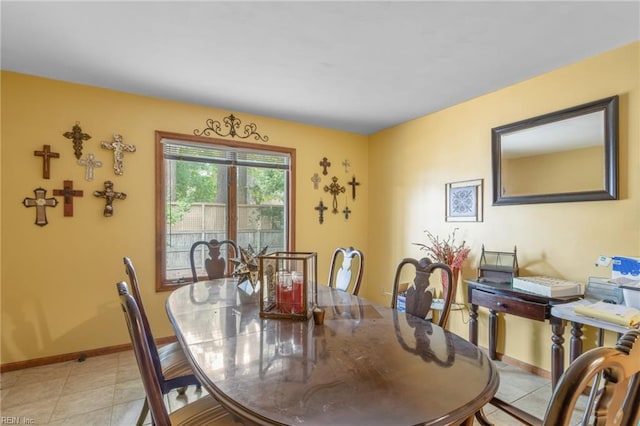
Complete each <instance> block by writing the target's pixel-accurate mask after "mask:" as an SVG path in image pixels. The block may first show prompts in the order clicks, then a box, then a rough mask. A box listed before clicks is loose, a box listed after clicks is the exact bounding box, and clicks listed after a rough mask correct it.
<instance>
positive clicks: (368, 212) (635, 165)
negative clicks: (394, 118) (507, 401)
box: [0, 43, 640, 369]
mask: <svg viewBox="0 0 640 426" xmlns="http://www.w3.org/2000/svg"><path fill="white" fill-rule="evenodd" d="M639 57H640V43H635V44H632V45H629V46H626V47H623V48H620V49H616V50H613V51H610V52H607V53H605V54H603V55H599V56H597V57H594V58H591V59H589V60H586V61H582V62H580V63H577V64H574V65H571V66H567V67H564V68H561V69H559V70H556V71H554V72H551V73H548V74H544V75H541V76H539V77H536V78H534V79H531V80H528V81H525V82H522V83H520V84H516V85H513V86H510V87H507V88H504V89H502V90H499V91H496V92H493V93H490V94H487V95H485V96H482V97H479V98H476V99H473V100H470V101H468V102H465V103H462V104H459V105H456V106H454V107H451V108H448V109H445V110H442V111H439V112H437V113H434V114H430V115H427V116H424V117H421V118H419V119H416V120H412V121H410V122H407V123H405V124H402V125H399V126H396V127H394V128H391V129H387V130H384V131H381V132H378V133H376V134H374V135H371V136H369V137H365V136H360V135H354V134H349V133H345V132H339V131H333V130H328V129H322V128H317V127H312V126H306V125H301V124H297V123H290V122H284V121H279V120H275V119H271V118H266V117H258V116H252V115H248V114H242V113H237V115H238V116H239V117H240V118H241V119H242V120H243V122H245V123H248V122H255V123H256V124H257V125H258V129H259V130H260V131H261V132H262V133H264V134H267V135H269V137H270V138H271V140H270V142H269V143H270V144H274V145H281V146H291V147H295V148H296V149H297V150H298V151H297V153H298V170H297V182H298V184H297V185H298V186H297V194H296V196H297V204H296V208H297V210H298V214H297V229H296V235H297V240H296V245H297V247H296V248H297V249H298V250H301V251H306V250H316V251H318V253H319V258H318V261H319V266H320V267H319V269H320V272H321V274H320V275H321V276H320V279H321V280H323V279H325V278H326V275H325V274H326V269H327V268H325V267H324V266H327V265H328V261H329V255H330V253H331V252H332V250H333V248H334V247H336V246H339V245H342V246H344V245H354V246H357V247H358V248H361V249H362V250H363V251H364V252H365V256H366V261H365V271H366V272H365V278H364V281H363V287H362V289H361V295H363V296H365V297H368V298H370V299H372V300H375V301H377V302H380V303H384V304H387V303H388V302H389V295H388V292H389V291H390V288H391V282H392V278H393V272H394V271H395V267H396V265H397V263H398V261H399V260H400V259H401V258H403V257H407V256H414V257H420V256H421V255H422V254H423V253H421V252H420V251H419V250H418V248H417V247H416V246H414V245H412V243H413V242H424V241H425V238H424V234H423V231H424V230H425V229H429V230H430V231H431V232H433V233H434V234H437V235H441V236H445V235H447V234H449V233H450V232H451V231H452V230H453V229H454V228H455V227H458V228H460V230H459V232H458V237H459V238H460V239H466V240H467V242H468V243H469V245H470V246H471V247H472V255H471V257H470V258H469V260H467V262H466V264H465V268H464V270H463V277H464V278H473V277H474V276H475V273H476V272H475V268H476V266H477V261H478V256H479V253H480V246H481V245H482V244H485V246H486V247H487V249H488V250H504V251H509V250H511V249H512V248H513V246H514V245H517V247H518V258H519V261H520V267H521V274H522V275H534V274H535V275H537V274H545V275H552V276H556V277H563V278H566V279H570V280H580V281H584V280H585V279H586V278H587V277H588V276H590V275H600V276H603V275H605V276H606V275H607V274H608V273H609V271H608V270H600V269H597V268H595V267H594V260H595V259H596V256H598V255H600V254H609V255H611V254H614V255H628V256H638V255H639V254H640V186H639V185H640V176H639V174H640V171H639V170H640V129H639V124H638V117H639V116H640V107H639V104H640V82H639V80H640V64H639V62H640V60H639ZM1 83H2V85H1V89H2V123H1V125H2V151H1V154H0V157H1V159H2V173H1V177H0V182H1V185H2V205H1V206H2V207H1V210H0V216H1V220H2V228H1V234H0V236H1V238H2V251H1V252H0V253H1V256H2V264H1V268H2V275H1V276H2V281H1V285H2V299H1V302H2V327H1V332H2V352H1V354H2V359H1V363H2V364H5V363H10V362H16V361H21V360H29V359H34V358H38V357H44V356H51V355H56V354H64V353H70V352H74V351H80V350H87V349H92V348H100V347H106V346H111V345H117V344H122V343H126V342H127V341H128V337H127V335H126V331H125V327H124V323H123V319H122V314H121V313H120V311H119V308H118V303H117V298H116V296H115V288H114V283H115V282H116V281H118V280H121V279H124V278H125V275H124V271H123V266H122V259H121V258H122V256H124V255H128V256H130V257H132V258H133V260H134V262H135V264H136V267H137V270H138V273H139V275H140V278H141V280H142V282H143V283H147V284H148V285H147V286H146V287H145V291H144V294H143V297H144V299H145V304H146V305H148V306H149V307H148V308H147V310H148V311H149V315H150V320H151V323H152V326H153V328H154V331H155V334H156V337H159V336H168V335H171V334H172V332H171V328H170V325H169V324H168V321H167V320H166V314H165V311H164V301H165V299H166V296H167V295H166V293H161V294H156V293H155V292H154V291H153V285H152V280H153V279H154V265H153V262H154V243H155V240H154V223H153V221H154V212H153V205H154V198H153V197H154V194H153V191H154V184H153V170H154V164H153V132H154V130H165V131H173V132H181V133H187V134H190V133H192V131H193V129H195V128H202V127H203V123H204V121H205V119H207V118H214V119H220V118H222V117H224V116H226V115H228V113H229V111H224V110H217V109H212V108H204V107H200V106H195V105H188V104H181V103H176V102H169V101H165V100H158V99H150V98H145V97H140V96H134V95H129V94H124V93H118V92H113V91H108V90H102V89H97V88H92V87H87V86H81V85H75V84H68V83H62V82H57V81H52V80H46V79H40V78H33V77H29V76H25V75H20V74H14V73H9V72H3V73H2V82H1ZM614 94H618V95H620V200H617V201H598V202H578V203H558V204H537V205H521V206H499V207H492V206H491V193H490V187H491V133H490V130H491V128H493V127H497V126H500V125H503V124H505V123H511V122H515V121H518V120H521V119H524V118H528V117H533V116H537V115H541V114H544V113H547V112H550V111H557V110H560V109H563V108H566V107H570V106H574V105H579V104H582V103H585V102H588V101H592V100H596V99H601V98H604V97H608V96H611V95H614ZM424 95H425V96H428V94H424ZM75 121H80V123H81V126H82V128H83V130H84V131H86V132H88V133H90V134H91V135H92V136H93V138H92V139H91V140H90V141H89V142H87V146H88V147H89V148H88V149H89V151H85V152H94V153H96V154H102V155H101V157H102V159H103V160H105V159H106V160H109V159H110V157H108V156H106V155H105V154H104V153H102V152H101V151H100V150H98V149H96V148H95V147H96V146H97V145H98V143H99V141H102V140H109V139H110V138H111V135H112V133H114V132H119V133H121V134H122V135H123V136H124V138H125V142H128V143H133V144H135V145H136V146H137V148H138V151H137V152H136V153H135V154H131V155H128V156H127V157H126V159H125V168H126V171H125V175H124V176H122V177H114V175H113V174H112V173H111V174H109V173H107V171H109V170H110V169H109V162H107V163H106V164H105V167H103V168H102V169H100V170H99V172H98V174H97V176H96V180H95V181H94V182H93V183H88V182H86V181H84V179H83V169H82V168H80V167H78V166H76V165H75V158H74V157H73V156H72V151H71V147H70V142H69V141H68V140H66V139H64V138H63V137H62V136H61V134H62V133H63V132H65V131H68V130H70V128H71V126H72V125H73V123H74V122H75ZM43 144H50V145H52V147H53V148H54V150H55V151H57V152H60V153H61V154H62V155H63V158H61V159H59V160H53V165H52V179H51V180H50V181H44V180H42V178H41V160H40V159H39V158H36V157H33V150H34V149H41V148H42V145H43ZM324 156H327V157H328V158H329V159H330V160H331V161H332V163H333V167H332V169H331V171H332V172H335V173H336V174H337V175H338V177H340V178H343V179H347V178H350V175H351V173H349V174H345V173H344V172H343V171H341V169H340V168H339V167H338V164H339V163H340V162H341V161H342V160H343V159H344V158H349V159H350V160H351V163H352V165H353V167H352V172H353V173H355V174H356V176H357V177H358V180H359V181H361V182H362V185H361V186H360V187H359V188H358V198H357V200H356V201H355V202H350V207H351V209H352V210H353V214H352V216H351V219H350V220H349V221H345V220H344V219H343V218H342V217H341V216H333V215H330V214H328V215H327V220H326V222H325V224H324V225H322V226H320V225H318V223H317V214H316V212H315V211H314V210H313V206H315V205H316V204H317V202H318V200H319V199H320V197H321V193H320V192H319V191H314V190H313V189H312V184H311V182H310V180H309V179H310V178H311V175H312V174H313V173H314V172H318V171H319V167H318V165H317V164H318V161H319V160H320V159H321V158H322V157H324ZM340 173H342V175H341V174H340ZM108 178H112V179H114V181H115V184H116V190H120V191H124V192H126V193H127V194H128V199H127V200H126V201H120V202H116V204H115V209H116V212H115V215H114V217H112V218H104V217H103V216H102V208H103V206H104V204H103V203H102V202H101V200H98V199H95V198H94V197H93V196H91V195H90V193H91V192H92V191H93V190H95V189H101V188H100V186H101V182H103V181H104V180H106V179H108ZM477 178H483V179H484V196H483V200H484V222H482V223H457V224H453V223H446V222H445V221H444V213H445V211H444V199H445V194H444V188H445V183H447V182H455V181H461V180H469V179H477ZM63 179H72V180H73V181H74V183H75V185H76V186H77V187H78V188H80V189H84V190H85V196H84V198H82V199H76V201H75V217H73V218H65V217H63V216H62V205H60V206H58V207H57V208H56V209H50V210H49V221H50V224H49V225H48V226H46V227H44V228H40V227H37V226H35V225H33V220H34V212H33V211H31V210H30V209H26V208H25V207H23V206H22V204H21V201H22V199H23V198H24V197H26V196H32V194H33V193H32V191H33V189H34V188H35V187H37V186H40V185H42V186H44V187H46V188H47V189H49V195H51V190H52V189H53V188H60V187H61V186H62V180H63ZM323 183H324V182H323ZM322 198H323V199H324V200H325V204H328V203H329V199H328V198H327V197H326V196H322ZM370 206H371V207H370ZM327 267H328V266H327ZM464 290H466V286H462V288H461V289H459V294H458V301H462V300H465V299H466V297H465V295H464V293H465V291H464ZM467 320H468V314H467V313H466V312H461V311H455V312H452V316H451V318H450V324H451V325H450V328H451V329H452V330H453V331H455V332H457V333H459V334H460V335H461V336H464V337H466V336H467V335H468V334H467V333H468V331H467V324H466V321H467ZM499 325H500V327H501V333H500V336H499V342H498V351H499V352H503V353H506V354H508V355H509V356H511V357H513V358H516V359H519V360H522V361H523V362H526V363H529V364H532V365H536V366H539V367H541V368H545V369H549V366H550V350H549V347H550V335H551V333H550V327H549V326H548V324H544V323H534V322H532V321H528V320H523V319H520V318H515V317H508V318H507V319H506V321H505V320H501V321H500V324H499ZM505 325H506V327H505ZM505 329H506V331H505ZM567 337H568V333H567ZM608 338H609V339H610V338H611V336H608ZM479 340H480V341H479V343H480V345H482V346H487V345H488V343H487V312H486V311H485V310H483V309H481V316H480V332H479ZM587 344H589V343H587Z"/></svg>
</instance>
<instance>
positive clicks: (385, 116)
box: [0, 0, 640, 134]
mask: <svg viewBox="0 0 640 426" xmlns="http://www.w3.org/2000/svg"><path fill="white" fill-rule="evenodd" d="M1 15H2V32H1V37H2V39H1V43H2V52H1V57H0V60H1V66H2V69H3V70H9V71H15V72H20V73H25V74H32V75H37V76H42V77H48V78H53V79H59V80H65V81H71V82H76V83H81V84H88V85H92V86H98V87H104V88H110V89H115V90H120V91H125V92H129V93H136V94H141V95H147V96H153V97H158V98H164V99H171V100H176V101H183V102H188V103H193V104H199V105H205V106H211V107H217V108H222V109H227V110H229V111H230V112H235V113H242V112H245V113H251V114H258V115H264V116H269V117H274V118H280V119H284V120H290V121H296V122H302V123H308V124H313V125H317V126H322V127H328V128H333V129H341V130H346V131H351V132H355V133H361V134H370V133H373V132H376V131H378V130H381V129H384V128H388V127H391V126H393V125H396V124H399V123H402V122H405V121H407V120H410V119H413V118H416V117H420V116H423V115H426V114H429V113H431V112H434V111H437V110H440V109H443V108H446V107H448V106H451V105H455V104H457V103H460V102H463V101H465V100H468V99H472V98H474V97H477V96H479V95H483V94H486V93H489V92H492V91H494V90H497V89H500V88H503V87H505V86H508V85H510V84H513V83H517V82H520V81H523V80H526V79H528V78H531V77H534V76H536V75H539V74H542V73H544V72H547V71H550V70H553V69H556V68H559V67H562V66H565V65H567V64H570V63H573V62H577V61H580V60H582V59H585V58H588V57H590V56H594V55H597V54H599V53H601V52H604V51H607V50H610V49H613V48H616V47H619V46H622V45H625V44H628V43H630V42H633V41H635V40H640V0H635V1H624V2H611V1H604V2H595V1H586V2H581V1H569V2H558V1H553V2H540V1H529V2H524V1H518V2H505V1H493V2H480V1H455V2H434V1H412V2H396V1H387V2H364V1H342V2H329V1H321V2H308V1H297V2H293V1H289V2H270V1H257V2H244V1H235V2H231V1H226V2H225V1H209V2H205V1H200V2H179V1H173V2H167V1H164V2H150V1H142V2H131V1H126V2H114V1H113V2H111V1H110V2H96V1H84V2H78V1H75V2H74V1H71V2H57V1H45V2H33V1H20V2H15V1H6V0H2V1H1ZM611 95H614V93H612V94H611ZM218 118H222V117H218ZM523 118H525V117H523Z"/></svg>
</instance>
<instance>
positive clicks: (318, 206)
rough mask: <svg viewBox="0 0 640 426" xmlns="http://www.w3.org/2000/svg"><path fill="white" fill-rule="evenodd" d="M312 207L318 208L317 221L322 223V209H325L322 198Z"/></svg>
mask: <svg viewBox="0 0 640 426" xmlns="http://www.w3.org/2000/svg"><path fill="white" fill-rule="evenodd" d="M313 209H314V210H318V213H319V216H318V221H319V222H320V224H322V223H323V222H324V211H325V210H327V208H326V207H325V206H324V203H323V202H322V200H320V203H319V204H318V205H317V206H315V207H314V208H313Z"/></svg>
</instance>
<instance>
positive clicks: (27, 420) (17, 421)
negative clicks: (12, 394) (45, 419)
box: [0, 416, 36, 425]
mask: <svg viewBox="0 0 640 426" xmlns="http://www.w3.org/2000/svg"><path fill="white" fill-rule="evenodd" d="M34 424H36V422H35V420H34V419H33V418H31V417H19V416H0V425H34Z"/></svg>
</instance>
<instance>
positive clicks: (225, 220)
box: [156, 131, 295, 291]
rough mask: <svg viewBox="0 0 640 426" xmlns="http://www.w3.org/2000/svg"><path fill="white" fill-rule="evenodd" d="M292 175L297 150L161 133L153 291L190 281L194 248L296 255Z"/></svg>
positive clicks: (200, 260)
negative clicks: (228, 245) (221, 245)
mask: <svg viewBox="0 0 640 426" xmlns="http://www.w3.org/2000/svg"><path fill="white" fill-rule="evenodd" d="M294 170H295V150H294V149H290V148H283V147H275V146H268V145H258V144H252V143H240V142H235V141H227V140H221V139H212V138H207V137H201V136H191V135H180V134H175V133H166V132H159V131H157V132H156V241H157V242H156V289H157V290H158V291H162V290H171V289H173V288H175V286H176V285H180V284H184V283H188V282H191V281H192V277H191V263H190V260H189V251H190V249H191V245H192V244H193V243H194V242H196V241H200V240H205V241H209V240H211V239H217V240H225V239H230V240H233V241H235V242H236V243H237V244H238V245H239V246H240V247H245V248H246V247H247V246H248V245H249V244H251V246H252V247H253V248H254V249H255V250H256V251H257V250H260V249H262V248H263V247H267V246H268V251H269V252H272V251H283V250H284V251H287V250H293V244H292V242H293V237H294V235H293V229H294V226H293V224H294V220H293V219H294V217H293V208H292V206H293V204H294V203H293V194H294V182H293V178H292V176H293V175H294ZM196 254H197V258H196V262H195V263H196V265H197V269H198V271H200V270H201V268H200V267H201V266H202V265H204V259H205V258H206V256H207V254H208V252H207V251H205V250H202V251H201V252H200V253H196ZM222 254H223V255H226V253H225V252H223V253H222ZM202 274H203V275H205V273H204V272H202Z"/></svg>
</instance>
